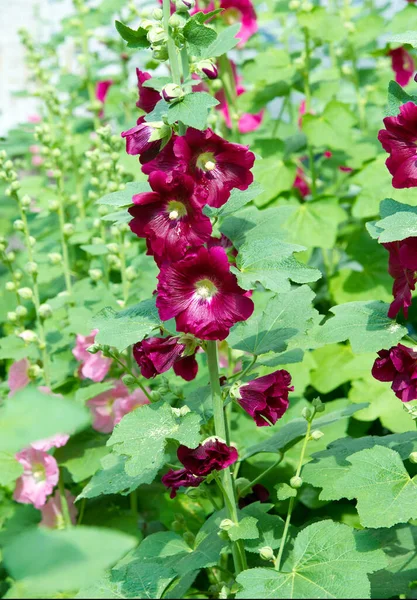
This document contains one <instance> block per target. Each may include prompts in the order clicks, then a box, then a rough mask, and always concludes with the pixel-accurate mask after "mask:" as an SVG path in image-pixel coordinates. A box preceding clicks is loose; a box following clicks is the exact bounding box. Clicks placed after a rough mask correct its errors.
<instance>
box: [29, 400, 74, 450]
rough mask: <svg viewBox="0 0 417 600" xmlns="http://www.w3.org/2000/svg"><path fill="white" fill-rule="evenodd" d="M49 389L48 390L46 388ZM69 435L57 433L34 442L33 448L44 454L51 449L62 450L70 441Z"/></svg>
mask: <svg viewBox="0 0 417 600" xmlns="http://www.w3.org/2000/svg"><path fill="white" fill-rule="evenodd" d="M46 389H47V388H46ZM69 437H70V436H69V435H67V434H65V433H57V434H56V435H53V436H52V437H50V438H46V439H44V440H38V441H37V442H33V443H32V444H31V446H32V448H34V449H35V450H41V451H42V452H48V450H50V449H51V448H61V447H62V446H65V444H66V443H67V442H68V440H69Z"/></svg>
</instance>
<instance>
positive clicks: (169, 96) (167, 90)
mask: <svg viewBox="0 0 417 600" xmlns="http://www.w3.org/2000/svg"><path fill="white" fill-rule="evenodd" d="M183 96H184V92H183V91H182V88H181V86H179V85H177V84H176V83H168V84H167V85H165V86H164V87H163V88H162V97H163V99H164V100H165V102H172V100H179V99H180V98H183Z"/></svg>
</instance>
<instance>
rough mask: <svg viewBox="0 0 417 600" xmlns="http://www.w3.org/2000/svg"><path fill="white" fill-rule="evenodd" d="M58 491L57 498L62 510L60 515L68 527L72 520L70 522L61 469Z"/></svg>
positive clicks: (70, 525)
mask: <svg viewBox="0 0 417 600" xmlns="http://www.w3.org/2000/svg"><path fill="white" fill-rule="evenodd" d="M58 492H59V499H60V500H61V510H62V517H63V519H64V525H65V527H66V528H67V529H68V528H69V527H72V522H71V515H70V512H69V507H68V501H67V497H66V495H65V486H64V479H63V476H62V471H61V472H60V475H59V481H58Z"/></svg>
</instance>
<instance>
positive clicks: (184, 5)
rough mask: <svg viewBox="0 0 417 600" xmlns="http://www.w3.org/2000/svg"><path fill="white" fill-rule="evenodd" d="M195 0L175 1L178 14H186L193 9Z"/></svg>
mask: <svg viewBox="0 0 417 600" xmlns="http://www.w3.org/2000/svg"><path fill="white" fill-rule="evenodd" d="M194 6H195V0H175V8H176V10H177V11H178V12H184V11H188V10H191V9H193V8H194Z"/></svg>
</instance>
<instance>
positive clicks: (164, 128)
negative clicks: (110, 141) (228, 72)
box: [122, 117, 171, 164]
mask: <svg viewBox="0 0 417 600" xmlns="http://www.w3.org/2000/svg"><path fill="white" fill-rule="evenodd" d="M170 136H171V128H170V127H168V125H165V123H163V122H162V121H155V122H149V123H148V122H147V121H145V117H139V119H138V121H137V125H135V127H132V129H128V131H123V132H122V137H123V138H126V152H127V153H128V154H132V155H134V156H135V155H137V154H138V155H139V160H140V162H141V163H142V164H144V163H147V162H149V161H151V160H152V159H154V158H155V157H156V156H157V155H158V153H159V151H160V149H161V146H162V144H163V143H166V141H167V139H169V138H170Z"/></svg>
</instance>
